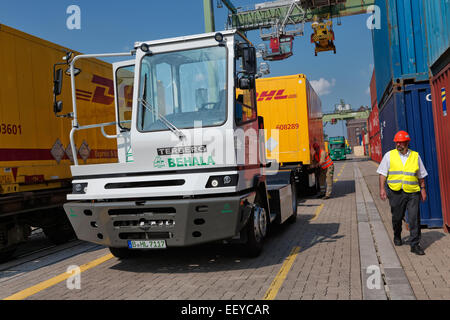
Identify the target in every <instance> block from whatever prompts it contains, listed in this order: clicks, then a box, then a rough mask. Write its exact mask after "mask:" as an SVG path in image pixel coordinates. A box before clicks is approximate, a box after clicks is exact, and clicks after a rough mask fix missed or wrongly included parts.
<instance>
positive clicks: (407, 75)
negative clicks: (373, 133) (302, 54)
mask: <svg viewBox="0 0 450 320" xmlns="http://www.w3.org/2000/svg"><path fill="white" fill-rule="evenodd" d="M431 2H432V3H433V4H431ZM444 2H446V3H447V4H444ZM375 4H376V5H377V6H378V7H379V8H380V10H381V11H380V12H381V17H380V18H381V28H380V29H373V32H372V40H373V49H374V62H375V79H376V80H375V83H376V89H375V91H376V96H377V98H376V101H377V103H378V112H379V126H380V140H381V151H382V155H384V154H385V153H386V152H389V151H390V150H392V149H394V148H395V144H394V142H393V139H394V135H395V134H396V133H397V132H398V131H400V130H405V131H407V132H408V133H409V134H410V136H411V143H410V149H412V150H415V151H417V152H419V154H420V156H421V158H422V160H423V163H424V165H425V167H426V169H427V171H428V177H427V178H426V184H427V194H428V200H427V201H426V202H425V203H421V205H420V212H421V223H422V224H423V225H426V226H428V227H442V226H443V215H442V212H443V210H442V202H441V192H442V191H443V190H441V188H440V182H439V175H440V173H439V170H438V153H437V148H436V140H435V138H436V137H435V121H434V118H433V104H432V94H431V86H430V67H431V65H430V61H432V60H430V52H432V53H433V55H434V56H436V57H437V56H438V55H439V54H438V52H439V50H436V49H434V47H433V49H430V48H429V46H434V45H433V43H434V42H435V41H436V40H435V32H436V31H433V30H434V29H433V30H430V26H429V25H428V24H426V21H427V20H428V19H427V18H428V17H431V19H432V21H433V22H432V28H437V29H439V28H447V29H448V25H447V26H445V24H446V23H448V22H447V21H442V23H436V19H435V17H437V16H442V15H444V13H443V12H442V13H439V12H441V10H447V15H448V1H446V0H442V1H425V0H376V1H375ZM444 5H446V6H447V7H442V6H444ZM441 19H443V18H441ZM445 20H446V19H445ZM447 39H448V36H447ZM447 47H448V45H447ZM440 50H441V51H442V49H440ZM440 57H441V56H440V55H439V58H436V59H437V60H439V64H442V61H441V58H440ZM437 60H436V61H437ZM433 61H434V60H433ZM447 81H448V78H447ZM433 100H435V99H433ZM447 123H448V122H447ZM449 138H450V136H447V141H448V140H450V139H449ZM449 160H450V159H449ZM446 163H447V164H448V162H446ZM449 182H450V181H449ZM444 190H447V193H448V190H449V189H448V187H447V189H444ZM449 208H450V201H449Z"/></svg>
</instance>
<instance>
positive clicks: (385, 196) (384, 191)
mask: <svg viewBox="0 0 450 320" xmlns="http://www.w3.org/2000/svg"><path fill="white" fill-rule="evenodd" d="M380 199H381V200H383V201H385V200H386V199H387V194H386V189H385V188H381V189H380Z"/></svg>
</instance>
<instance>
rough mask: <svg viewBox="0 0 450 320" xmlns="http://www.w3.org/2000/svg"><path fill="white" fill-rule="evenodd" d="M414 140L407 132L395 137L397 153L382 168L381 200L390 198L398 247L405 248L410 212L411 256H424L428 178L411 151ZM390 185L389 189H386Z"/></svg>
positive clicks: (380, 171) (395, 151) (390, 154)
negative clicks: (423, 222) (405, 227)
mask: <svg viewBox="0 0 450 320" xmlns="http://www.w3.org/2000/svg"><path fill="white" fill-rule="evenodd" d="M410 141H411V138H410V137H409V135H408V133H407V132H405V131H399V132H397V134H396V135H395V137H394V142H395V145H396V149H394V150H391V151H389V152H387V153H386V154H385V155H384V157H383V160H382V161H381V163H380V166H379V167H378V170H377V173H378V174H379V175H380V177H379V182H380V198H381V200H383V201H385V200H386V198H389V205H390V206H391V213H392V227H393V229H394V244H395V245H396V246H401V245H402V244H403V243H402V238H401V233H402V220H403V217H404V216H405V211H406V210H408V225H409V230H410V236H411V237H410V240H411V252H413V253H415V254H417V255H424V254H425V252H424V251H423V249H422V248H421V246H420V236H421V232H420V213H419V205H420V200H422V201H426V199H427V193H426V190H425V177H426V176H427V175H428V173H427V171H426V169H425V167H424V165H423V163H422V159H421V158H420V156H419V154H418V153H417V152H416V151H412V150H410V149H408V146H409V142H410ZM386 181H387V185H388V188H387V189H386V188H385V183H386Z"/></svg>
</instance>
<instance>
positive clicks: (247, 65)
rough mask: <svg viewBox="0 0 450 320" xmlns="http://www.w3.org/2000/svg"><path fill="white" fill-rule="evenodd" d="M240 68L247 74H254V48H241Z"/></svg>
mask: <svg viewBox="0 0 450 320" xmlns="http://www.w3.org/2000/svg"><path fill="white" fill-rule="evenodd" d="M242 68H243V69H244V70H243V71H244V72H245V73H247V74H256V49H255V48H254V47H244V48H242Z"/></svg>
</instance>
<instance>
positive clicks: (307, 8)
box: [204, 0, 375, 61]
mask: <svg viewBox="0 0 450 320" xmlns="http://www.w3.org/2000/svg"><path fill="white" fill-rule="evenodd" d="M220 2H221V3H223V4H224V5H225V6H226V7H227V8H228V10H229V16H228V22H227V28H228V29H238V30H241V31H244V32H246V31H250V30H258V29H259V30H260V35H261V39H262V40H263V41H269V46H268V47H267V45H263V46H261V47H259V48H260V50H261V51H262V54H263V58H264V59H265V60H272V61H273V60H282V59H286V58H288V57H290V56H291V55H292V54H293V52H292V42H293V40H294V38H295V37H296V36H302V35H304V26H305V23H306V22H313V26H312V28H313V34H312V36H311V42H313V43H314V44H315V54H316V55H317V53H318V52H321V51H329V50H332V51H334V52H335V53H336V47H335V45H334V32H333V30H332V23H331V21H327V20H329V19H332V18H338V19H340V18H341V17H345V16H351V15H356V14H364V13H367V10H368V9H370V7H371V6H373V5H374V2H375V0H277V1H271V2H264V3H260V4H256V5H255V7H254V8H252V9H248V10H244V9H242V8H236V7H235V6H234V5H233V4H232V3H231V1H230V0H218V3H220ZM204 3H205V22H206V24H207V30H208V28H209V29H211V28H210V26H211V25H212V24H213V20H214V19H213V18H212V19H211V18H207V17H206V15H207V14H208V12H209V13H210V12H211V11H212V0H204ZM210 17H211V16H210ZM208 24H209V25H208ZM208 31H213V30H208Z"/></svg>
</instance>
